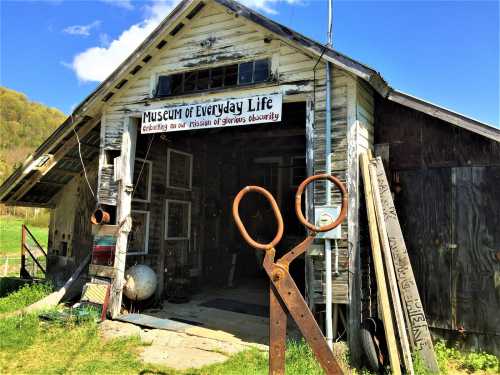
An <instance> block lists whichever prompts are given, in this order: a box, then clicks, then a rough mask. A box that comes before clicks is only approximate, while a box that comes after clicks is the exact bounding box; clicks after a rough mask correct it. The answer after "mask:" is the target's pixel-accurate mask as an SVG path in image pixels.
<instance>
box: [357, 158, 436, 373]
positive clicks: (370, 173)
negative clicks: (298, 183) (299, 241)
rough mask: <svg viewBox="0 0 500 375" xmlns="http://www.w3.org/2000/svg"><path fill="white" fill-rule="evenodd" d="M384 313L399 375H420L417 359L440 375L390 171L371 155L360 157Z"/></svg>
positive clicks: (391, 355) (392, 359)
mask: <svg viewBox="0 0 500 375" xmlns="http://www.w3.org/2000/svg"><path fill="white" fill-rule="evenodd" d="M360 165H361V173H362V176H363V184H364V193H365V200H366V212H367V215H368V226H369V233H370V243H371V249H372V257H373V263H374V269H375V278H376V282H377V290H378V293H379V301H380V313H381V315H382V316H381V318H382V322H383V325H384V331H385V336H386V341H387V348H388V352H389V361H390V364H391V370H392V373H393V374H401V367H403V369H404V370H406V373H408V374H414V369H413V361H412V353H413V354H415V355H418V356H419V357H420V358H421V359H422V361H423V363H424V364H425V365H426V366H427V368H428V369H429V370H430V371H432V372H435V373H437V372H438V371H439V369H438V365H437V361H436V355H435V353H434V348H433V344H432V340H431V335H430V331H429V327H428V325H427V321H426V319H425V314H424V310H423V307H422V303H421V300H420V296H419V293H418V289H417V284H416V283H415V277H414V275H413V270H412V268H411V263H410V259H409V256H408V252H407V249H406V245H405V242H404V239H403V234H402V232H401V227H400V225H399V220H398V216H397V213H396V208H395V206H394V202H393V199H392V195H391V191H390V188H389V183H388V180H387V176H386V174H385V171H384V166H383V164H382V160H381V159H380V158H372V156H371V153H370V152H367V153H363V154H361V156H360Z"/></svg>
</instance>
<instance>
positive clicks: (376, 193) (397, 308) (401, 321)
mask: <svg viewBox="0 0 500 375" xmlns="http://www.w3.org/2000/svg"><path fill="white" fill-rule="evenodd" d="M369 169H370V179H371V181H372V191H373V201H374V205H375V214H376V215H377V224H378V231H379V236H380V243H381V245H382V254H383V256H384V261H385V269H386V271H387V281H388V284H389V289H390V292H391V300H392V306H393V308H394V316H395V317H396V325H397V328H398V336H399V343H400V345H401V354H402V355H403V362H404V365H405V367H406V373H407V374H410V375H413V374H414V370H413V360H412V358H411V350H410V343H409V341H408V335H407V334H406V325H405V318H404V316H403V308H402V307H401V299H400V296H399V290H398V283H397V280H396V273H395V271H394V263H393V261H392V255H391V248H390V246H389V237H388V236H387V228H386V226H385V221H384V211H383V209H382V201H381V199H380V189H379V186H378V180H377V167H376V165H375V164H373V161H371V162H370V166H369Z"/></svg>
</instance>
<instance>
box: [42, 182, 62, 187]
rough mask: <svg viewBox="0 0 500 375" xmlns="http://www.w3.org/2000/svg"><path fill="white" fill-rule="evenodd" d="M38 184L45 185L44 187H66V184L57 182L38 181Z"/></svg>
mask: <svg viewBox="0 0 500 375" xmlns="http://www.w3.org/2000/svg"><path fill="white" fill-rule="evenodd" d="M38 183H39V184H43V185H51V186H64V185H66V184H65V183H62V182H55V181H38Z"/></svg>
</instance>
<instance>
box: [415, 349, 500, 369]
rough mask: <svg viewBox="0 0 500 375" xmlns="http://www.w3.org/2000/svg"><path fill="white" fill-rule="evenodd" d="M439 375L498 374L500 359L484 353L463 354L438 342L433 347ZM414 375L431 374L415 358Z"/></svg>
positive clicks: (419, 359) (417, 358)
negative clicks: (466, 374) (465, 374)
mask: <svg viewBox="0 0 500 375" xmlns="http://www.w3.org/2000/svg"><path fill="white" fill-rule="evenodd" d="M434 350H435V352H436V357H437V360H438V365H439V372H440V374H464V373H476V372H479V373H482V374H499V373H500V359H499V358H498V357H497V356H495V355H493V354H489V353H486V352H481V351H479V352H464V351H460V350H459V349H457V348H456V347H454V346H450V345H448V344H447V343H446V342H445V341H443V340H441V341H438V342H437V343H436V344H435V345H434ZM413 365H414V369H415V375H430V374H432V373H431V372H430V371H428V370H427V368H426V367H425V365H424V363H423V361H422V359H421V358H420V357H419V356H415V357H414V359H413Z"/></svg>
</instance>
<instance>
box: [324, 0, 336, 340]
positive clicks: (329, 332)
mask: <svg viewBox="0 0 500 375" xmlns="http://www.w3.org/2000/svg"><path fill="white" fill-rule="evenodd" d="M332 25H333V0H328V34H327V37H328V41H327V47H328V48H332V44H333V40H332V37H333V35H332ZM325 66H326V72H325V73H326V74H325V75H326V95H325V96H326V98H325V99H326V103H325V104H326V119H325V164H326V165H325V171H326V174H327V175H331V174H332V156H331V154H332V98H331V94H332V87H333V85H332V76H333V74H332V72H331V66H330V62H329V61H328V60H325ZM325 193H326V202H325V203H326V206H331V205H332V184H331V183H330V182H329V181H326V191H325ZM334 241H335V274H337V275H338V272H339V268H338V251H339V250H338V247H337V240H334ZM325 273H326V283H325V289H326V290H325V295H326V296H325V310H326V311H325V328H326V342H327V343H328V346H329V347H330V349H332V348H333V339H334V337H333V315H334V314H335V315H337V314H338V305H334V306H333V298H332V294H333V286H332V245H331V242H330V239H325ZM332 307H334V308H335V311H334V312H333V311H332ZM332 313H334V314H332ZM335 318H336V317H335Z"/></svg>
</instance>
